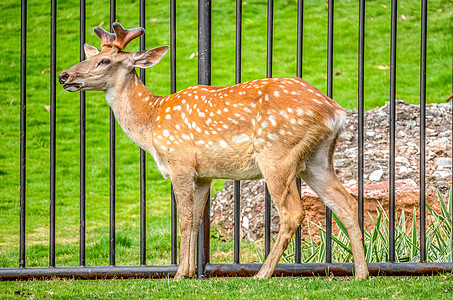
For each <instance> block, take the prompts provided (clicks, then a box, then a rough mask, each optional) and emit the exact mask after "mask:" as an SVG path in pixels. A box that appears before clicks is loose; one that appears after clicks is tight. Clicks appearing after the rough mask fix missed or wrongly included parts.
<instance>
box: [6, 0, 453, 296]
mask: <svg viewBox="0 0 453 300" xmlns="http://www.w3.org/2000/svg"><path fill="white" fill-rule="evenodd" d="M78 3H79V2H78V1H74V0H68V1H59V3H58V22H57V34H58V36H57V66H58V68H59V70H63V69H66V68H68V67H70V66H71V65H72V64H74V63H76V62H77V61H78V60H79V50H78V47H79V35H78V28H79V23H78V18H79V15H78V14H79V8H78ZM243 9H244V12H243V14H244V20H243V29H244V30H243V53H242V70H243V73H242V79H243V81H246V80H251V79H256V78H262V77H265V75H266V66H265V60H266V59H265V56H266V48H265V45H266V9H267V7H266V1H264V0H250V1H246V2H244V8H243ZM419 11H420V7H419V3H418V2H414V1H409V0H406V1H399V4H398V48H397V51H398V52H397V58H398V61H397V68H398V69H397V98H398V99H403V100H405V101H408V102H411V103H418V101H419V80H420V79H419V73H420V70H419V60H420V55H419V51H420V12H419ZM296 12H297V1H276V3H275V21H274V25H275V31H274V45H275V49H274V68H273V70H274V73H273V75H274V76H285V77H288V76H294V75H295V74H296V24H297V21H296ZM304 13H305V16H304V64H303V77H304V78H305V79H306V80H308V81H309V82H311V83H313V84H314V85H315V86H317V87H318V88H319V89H320V90H321V91H323V92H326V79H325V76H326V70H327V62H326V56H327V54H326V51H327V47H326V39H327V6H326V5H325V2H324V1H314V0H311V1H310V0H307V1H305V7H304ZM169 14H170V12H169V4H168V1H164V0H158V1H153V4H152V5H148V6H147V11H146V20H147V21H146V45H147V48H152V47H155V46H160V45H165V44H169V39H170V37H169ZM212 14H213V19H212V30H213V31H212V32H213V36H212V39H213V40H212V43H213V47H212V49H213V53H212V57H213V61H212V84H213V85H229V84H233V83H234V78H235V77H234V39H235V33H234V32H235V27H234V24H235V4H234V3H233V1H227V0H218V1H214V3H213V11H212ZM403 15H404V17H403ZM452 16H453V2H451V1H442V0H435V1H430V2H429V12H428V24H429V25H428V65H427V88H428V90H427V96H428V101H429V102H441V101H443V100H444V99H445V98H446V97H447V96H448V95H450V93H451V90H452V69H451V66H452V43H451V33H452V22H451V20H452ZM0 17H1V18H2V19H3V20H4V21H3V22H2V23H1V24H0V29H1V30H2V36H3V40H4V41H5V46H4V48H3V50H2V55H1V57H0V66H1V68H2V69H3V70H4V72H1V73H0V88H1V89H2V91H3V92H2V94H1V95H0V116H1V123H0V124H1V127H0V132H1V134H0V267H15V266H18V260H19V258H18V253H19V250H18V244H19V138H20V135H19V131H20V127H19V126H20V125H19V111H20V91H19V88H20V51H19V49H20V34H19V32H20V1H18V0H13V1H7V0H2V1H1V2H0ZM138 17H139V11H138V3H137V1H118V3H117V19H118V21H119V22H121V23H122V24H123V25H124V26H125V27H126V28H129V27H136V26H138ZM108 22H109V2H108V1H100V0H93V1H88V5H87V22H86V23H87V28H88V31H87V43H89V44H91V45H94V46H97V47H99V46H100V42H99V40H98V38H97V37H96V36H95V35H94V33H93V32H92V28H93V27H94V26H98V25H102V26H103V27H104V28H106V29H107V28H108ZM334 31H335V33H334V73H335V74H336V76H335V77H334V83H333V98H334V99H336V100H337V101H338V102H339V103H340V104H341V105H343V106H344V107H345V108H348V109H353V108H354V107H356V105H357V47H358V42H357V37H358V4H357V1H352V0H342V1H340V0H338V1H336V5H335V29H334ZM389 41H390V3H389V1H383V0H377V1H368V2H367V9H366V40H365V43H366V49H365V80H366V81H365V103H366V107H367V108H371V107H375V106H380V105H383V103H384V102H385V101H387V100H388V98H389V69H388V66H389V49H390V46H389ZM49 44H50V1H29V4H28V40H27V183H26V188H27V193H26V196H27V208H26V214H27V215H26V222H27V223H26V224H27V229H26V232H27V237H26V241H27V242H26V245H27V252H26V257H27V260H26V265H27V266H30V267H31V266H46V265H48V250H49V249H48V239H49V220H48V219H49V177H50V171H49V164H50V163H49V112H48V111H47V110H46V108H45V106H46V105H49V97H50V96H49V95H50V92H49V82H50V73H49V72H48V68H49V65H50V53H49ZM127 50H128V51H137V50H138V41H134V42H132V43H131V44H130V45H129V46H128V49H127ZM196 51H197V7H196V1H177V89H178V90H179V89H182V88H184V87H187V86H190V85H193V84H196V83H197V59H196V57H195V58H191V56H192V54H193V53H195V52H196ZM169 66H170V58H169V56H167V57H165V58H164V59H163V60H162V62H161V63H159V64H158V65H156V66H155V67H153V68H152V69H151V70H149V71H147V73H146V74H147V75H146V85H147V86H148V87H150V89H151V90H152V91H153V92H155V93H156V94H160V95H164V94H169V93H170V73H169V72H170V70H169ZM56 94H57V105H56V107H57V146H56V148H57V158H56V161H57V168H56V187H57V190H56V199H57V200H56V201H57V202H56V211H57V215H56V224H57V232H56V242H57V246H56V255H57V260H56V264H57V265H58V266H66V265H78V238H79V232H78V230H79V216H78V215H79V150H78V149H79V109H80V105H79V96H78V93H68V92H65V91H64V90H63V89H62V88H61V87H57V91H56ZM108 116H109V109H108V105H107V103H106V101H105V100H104V95H103V94H102V93H100V92H89V93H87V121H86V123H87V153H86V158H87V186H86V188H87V195H86V201H87V216H86V226H87V265H107V264H108V261H109V256H108V255H109V250H108V245H109V228H108V224H109V209H108V207H109V151H108V148H109V140H108V138H109V121H108V120H109V118H108ZM447 121H449V120H447ZM116 144H117V147H116V174H117V176H116V183H117V185H116V186H117V190H116V197H117V203H116V222H117V228H116V233H117V254H116V256H117V264H118V265H121V264H138V262H139V255H140V253H139V252H140V251H139V238H140V232H139V222H140V218H139V216H140V213H139V148H138V147H137V146H135V145H134V144H133V143H132V142H131V141H130V140H129V139H128V138H127V136H126V135H124V133H123V132H122V131H121V129H120V128H119V126H117V137H116ZM147 158H148V159H147V161H148V163H147V164H148V165H147V199H148V201H147V202H148V206H147V233H148V234H147V262H148V263H149V264H168V263H169V262H170V217H169V216H170V201H169V199H170V192H169V191H170V182H169V181H165V180H163V179H162V176H161V175H160V174H159V173H158V171H157V168H156V165H155V163H154V161H153V160H152V158H151V157H150V156H149V155H148V157H147ZM221 186H222V181H217V183H216V184H215V185H214V191H215V190H218V189H220V188H221ZM212 246H213V248H212V253H213V259H212V261H213V262H226V261H228V262H231V261H232V252H233V248H232V242H231V241H226V242H224V241H223V239H213V242H212ZM242 246H243V248H242V250H241V251H242V252H241V255H242V261H244V262H250V261H256V260H257V259H258V258H257V255H256V247H255V245H254V244H253V243H250V242H243V243H242ZM436 278H437V277H436ZM439 278H440V277H439ZM450 279H451V278H450ZM293 280H294V282H297V280H296V279H293ZM310 280H311V279H310ZM420 280H423V279H420ZM433 280H434V279H433ZM439 280H440V279H439ZM51 282H53V281H51ZM69 282H70V284H71V286H79V288H80V289H83V288H84V287H83V286H84V284H88V283H79V282H76V281H69ZM118 282H119V281H118ZM137 282H139V283H140V282H141V281H131V283H125V286H124V293H125V294H124V295H125V296H124V297H126V295H127V293H129V292H131V293H132V291H130V289H131V287H130V286H129V287H127V285H128V284H131V285H133V284H136V283H137ZM145 282H147V283H148V284H149V285H151V286H150V288H149V291H152V289H153V288H154V287H152V285H153V284H161V285H162V286H165V285H166V284H167V282H166V281H157V282H156V283H153V282H152V281H145ZM208 282H213V283H216V284H217V283H218V284H219V292H221V290H222V287H221V286H222V284H223V283H225V284H226V283H228V282H235V281H234V280H225V281H222V280H213V281H208ZM299 282H300V284H302V286H303V285H304V281H303V279H301V280H300V281H299ZM314 282H317V281H316V280H314ZM318 282H321V283H322V282H327V281H322V280H321V281H318ZM105 283H106V286H108V285H109V284H110V282H109V281H105ZM14 284H18V285H20V284H21V283H9V284H8V285H7V286H10V287H11V289H12V290H13V289H15V288H17V289H20V287H15V286H14ZM27 284H31V287H32V286H33V284H36V285H40V283H27ZM171 284H172V285H173V284H175V285H177V286H180V285H184V284H188V285H196V284H198V283H196V282H195V281H182V282H180V283H171ZM237 284H239V285H242V284H247V283H237ZM250 284H255V283H250ZM256 284H258V283H256ZM293 284H296V283H293ZM88 285H89V284H88ZM57 286H58V284H57ZM37 288H38V287H37ZM223 288H225V287H223ZM331 288H333V286H332V287H331ZM450 288H451V285H450ZM107 289H109V288H108V287H106V292H105V293H107ZM157 289H159V288H157ZM27 293H28V291H27ZM43 293H44V292H43ZM8 295H9V294H8ZM171 295H177V294H171ZM62 296H63V295H62ZM105 296H108V295H107V294H105ZM187 297H195V295H192V294H190V295H189V294H188V295H187ZM226 297H233V296H232V295H230V296H228V295H226ZM242 297H248V294H247V293H244V294H243V296H242Z"/></svg>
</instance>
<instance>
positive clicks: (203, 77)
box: [197, 0, 211, 278]
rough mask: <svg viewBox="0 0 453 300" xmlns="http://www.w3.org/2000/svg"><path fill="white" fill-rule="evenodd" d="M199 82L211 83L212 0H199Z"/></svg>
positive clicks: (202, 262)
mask: <svg viewBox="0 0 453 300" xmlns="http://www.w3.org/2000/svg"><path fill="white" fill-rule="evenodd" d="M198 84H204V85H211V0H199V1H198ZM209 206H210V195H209V197H208V200H207V202H206V206H205V211H204V214H203V223H202V225H201V226H200V231H199V233H198V251H197V257H198V259H197V261H198V266H197V275H198V277H199V278H201V277H204V274H205V266H206V263H207V262H209V234H210V227H209V226H210V221H209V219H210V216H209V211H210V210H209Z"/></svg>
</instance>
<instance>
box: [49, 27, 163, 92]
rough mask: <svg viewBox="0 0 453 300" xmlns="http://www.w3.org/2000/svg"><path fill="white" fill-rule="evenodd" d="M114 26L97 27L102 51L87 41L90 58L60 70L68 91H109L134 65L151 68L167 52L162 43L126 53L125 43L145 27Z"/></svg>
mask: <svg viewBox="0 0 453 300" xmlns="http://www.w3.org/2000/svg"><path fill="white" fill-rule="evenodd" d="M112 27H113V30H114V31H115V33H109V32H107V31H105V30H104V29H102V28H101V27H95V28H94V32H95V33H96V35H97V36H98V37H99V38H100V39H101V49H102V50H101V51H99V50H98V49H97V48H96V47H93V46H90V45H88V44H85V46H84V48H85V54H86V56H87V59H86V60H84V61H82V62H80V63H78V64H76V65H74V66H72V67H71V68H69V69H67V70H65V71H63V72H61V73H60V75H59V76H58V79H59V81H60V83H61V84H64V86H63V88H64V89H65V90H67V91H70V92H75V91H78V90H95V91H107V90H108V89H110V88H113V87H114V86H115V85H116V84H118V83H121V81H122V80H124V76H126V75H127V74H128V73H130V72H131V71H132V70H133V69H134V68H135V67H140V68H149V67H151V66H153V65H155V64H157V63H158V62H159V61H160V60H161V59H162V57H163V56H164V55H165V54H166V53H167V51H168V46H162V47H157V48H154V49H150V50H144V51H140V52H124V51H123V50H124V48H126V45H127V44H128V43H129V42H130V41H132V40H133V39H135V38H136V37H139V36H140V35H142V34H143V33H144V32H145V30H144V29H143V28H142V27H138V28H132V29H127V30H126V29H124V28H123V27H122V26H121V25H120V24H119V23H116V22H115V23H113V24H112Z"/></svg>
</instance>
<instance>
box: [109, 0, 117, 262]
mask: <svg viewBox="0 0 453 300" xmlns="http://www.w3.org/2000/svg"><path fill="white" fill-rule="evenodd" d="M115 19H116V1H115V0H110V32H114V31H113V27H112V24H113V22H115ZM110 265H111V266H114V265H115V115H114V114H113V110H112V109H111V108H110Z"/></svg>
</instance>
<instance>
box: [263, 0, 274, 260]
mask: <svg viewBox="0 0 453 300" xmlns="http://www.w3.org/2000/svg"><path fill="white" fill-rule="evenodd" d="M273 35H274V0H268V1H267V56H266V77H267V78H271V77H272V50H273V49H272V46H273V45H272V42H273V39H274V38H273ZM264 190H265V192H264V202H265V205H264V257H265V258H267V256H268V255H269V252H270V251H271V223H272V222H271V209H272V204H271V201H272V199H271V195H270V194H269V189H268V188H267V184H265V189H264Z"/></svg>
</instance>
